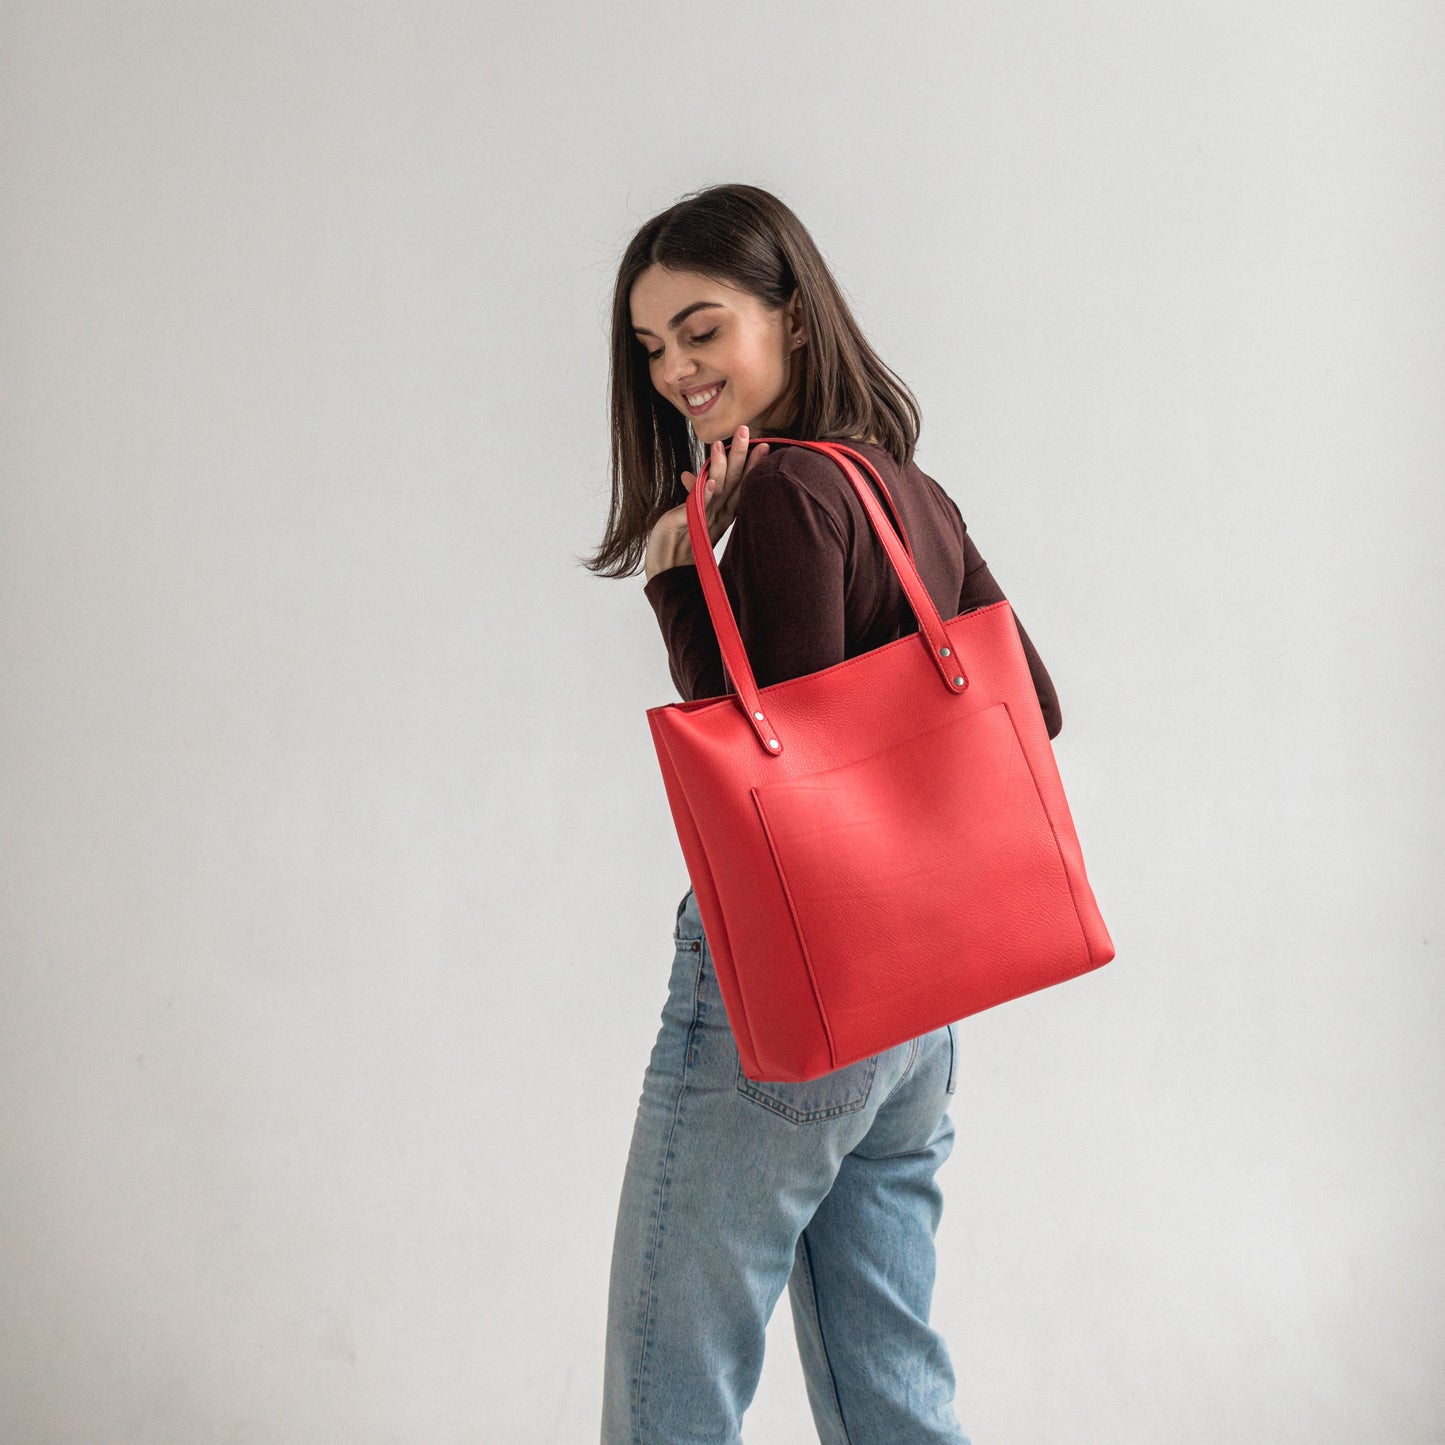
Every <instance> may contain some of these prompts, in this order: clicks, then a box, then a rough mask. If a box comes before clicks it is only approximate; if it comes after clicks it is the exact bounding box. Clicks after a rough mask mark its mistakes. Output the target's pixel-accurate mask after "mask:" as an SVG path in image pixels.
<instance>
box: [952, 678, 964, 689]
mask: <svg viewBox="0 0 1445 1445" xmlns="http://www.w3.org/2000/svg"><path fill="white" fill-rule="evenodd" d="M953 685H954V686H955V687H962V686H963V679H962V678H961V677H956V678H954V679H953Z"/></svg>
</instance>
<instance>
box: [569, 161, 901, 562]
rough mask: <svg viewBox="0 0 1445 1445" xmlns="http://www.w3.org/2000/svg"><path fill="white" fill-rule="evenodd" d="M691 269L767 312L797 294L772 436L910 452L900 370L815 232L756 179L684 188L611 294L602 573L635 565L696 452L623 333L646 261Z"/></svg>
mask: <svg viewBox="0 0 1445 1445" xmlns="http://www.w3.org/2000/svg"><path fill="white" fill-rule="evenodd" d="M654 264H661V265H663V266H666V267H668V268H669V269H672V270H677V271H698V272H701V273H702V274H704V275H707V276H714V277H716V278H718V279H719V280H720V281H724V282H726V283H727V284H729V285H731V286H735V287H737V288H738V289H739V290H742V291H747V292H749V293H751V294H752V295H753V296H756V297H757V298H758V300H759V301H761V302H762V303H763V305H764V306H767V307H769V308H771V309H774V310H779V309H781V308H782V307H783V306H785V305H786V304H787V302H788V301H789V300H790V299H791V297H792V295H793V293H794V291H796V292H797V293H798V295H799V300H800V304H801V307H802V323H803V326H804V328H805V330H806V334H807V337H808V344H807V345H806V346H804V347H803V348H802V350H801V353H800V356H799V373H798V407H797V412H796V415H795V416H794V418H793V420H792V421H791V422H790V423H789V425H787V426H786V427H775V428H773V429H772V430H771V432H770V434H771V435H777V436H796V437H800V438H805V439H807V440H809V441H818V440H822V439H824V438H840V439H841V438H848V437H869V436H872V437H876V438H877V439H878V441H879V443H880V444H881V445H882V446H883V447H885V448H886V449H887V451H888V452H889V453H890V454H891V455H892V457H893V459H894V460H895V461H896V462H897V463H898V465H899V466H900V467H902V466H906V465H907V464H908V463H909V462H910V461H912V459H913V449H914V447H915V446H916V445H917V442H918V430H919V425H920V423H921V420H922V417H921V414H920V412H919V409H918V402H917V400H916V399H915V397H914V396H913V393H912V392H911V391H909V389H908V388H907V386H905V385H904V383H903V381H902V380H901V378H899V377H898V376H897V374H896V373H894V372H893V371H892V370H890V369H889V368H888V367H887V366H886V365H884V363H883V362H882V360H881V359H880V358H879V357H878V355H877V353H876V352H875V351H874V350H873V348H872V347H871V346H870V345H869V344H868V342H867V340H866V339H865V338H864V336H863V332H862V331H861V329H860V328H859V326H858V323H857V322H856V321H855V320H854V319H853V314H852V312H851V311H850V310H849V309H848V303H847V302H846V301H845V300H844V299H843V295H842V293H841V292H840V291H839V289H838V285H837V283H836V282H835V281H834V280H833V277H832V274H831V273H830V272H829V270H828V266H827V263H826V262H825V261H824V260H823V257H822V255H821V254H820V253H819V251H818V248H817V246H816V245H815V244H814V242H813V238H812V237H811V236H810V235H809V234H808V232H807V231H806V230H805V229H804V227H803V223H802V222H801V221H799V220H798V218H797V216H795V215H794V214H793V212H792V211H791V210H789V209H788V207H787V206H785V205H784V204H783V202H782V201H780V200H779V199H778V198H777V197H776V196H774V195H772V194H770V193H769V192H767V191H765V190H762V189H760V188H759V187H757V186H746V185H721V186H711V187H708V188H707V189H705V190H700V191H692V192H689V193H688V195H686V196H685V197H684V198H683V199H682V200H680V201H679V202H677V204H676V205H673V206H670V207H669V208H668V209H667V210H665V211H661V212H659V213H658V214H657V215H656V216H654V217H652V219H651V220H650V221H647V222H645V223H644V225H643V226H642V228H641V229H640V230H639V231H638V232H637V233H636V235H634V236H633V238H632V240H631V241H629V242H628V245H627V249H626V251H624V252H623V255H622V261H621V264H620V265H619V267H618V271H617V284H616V287H615V289H614V291H613V296H612V378H611V380H612V392H611V422H612V468H611V470H612V501H611V505H610V507H609V509H608V514H607V530H606V533H605V535H604V536H603V539H602V542H601V545H600V546H599V547H598V548H597V550H596V551H595V552H593V553H592V554H591V555H590V556H588V557H585V558H582V559H580V560H581V561H582V563H583V565H584V566H585V567H587V569H588V570H589V571H592V572H596V573H599V574H601V575H602V576H604V577H628V576H631V575H632V574H633V573H635V572H636V571H637V570H638V568H639V567H640V566H641V563H642V559H643V556H644V554H645V553H646V550H647V537H648V534H649V533H650V532H651V530H652V528H653V525H654V524H655V523H656V521H657V519H658V518H659V517H660V516H661V515H662V514H663V513H664V512H666V511H668V510H669V509H670V508H672V507H675V506H677V505H678V503H680V502H682V501H684V500H686V498H687V489H686V488H685V487H684V486H683V484H682V476H681V473H682V472H683V471H684V470H687V471H691V472H697V471H698V470H699V469H700V468H701V465H702V462H703V460H704V452H703V448H702V447H701V446H699V445H698V443H697V440H696V438H695V437H694V435H693V432H692V428H691V427H690V426H689V424H688V420H687V418H686V417H685V416H684V415H683V414H682V413H681V412H680V411H678V409H677V408H676V407H675V406H672V405H671V404H670V403H669V402H667V401H666V400H665V399H664V398H663V397H662V396H660V395H659V394H658V392H657V389H656V388H655V387H654V386H653V384H652V378H651V376H650V374H649V371H648V365H647V347H646V345H645V344H644V343H643V342H642V341H641V340H639V339H638V337H637V336H636V335H634V334H633V331H632V314H631V308H630V300H631V294H632V286H633V283H634V282H635V281H636V280H637V278H638V277H639V276H640V275H641V274H642V273H643V272H644V271H646V270H647V268H648V267H649V266H652V265H654Z"/></svg>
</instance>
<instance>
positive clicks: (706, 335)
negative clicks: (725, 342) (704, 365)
mask: <svg viewBox="0 0 1445 1445" xmlns="http://www.w3.org/2000/svg"><path fill="white" fill-rule="evenodd" d="M717 332H718V329H717V327H716V326H714V327H713V329H712V330H711V331H704V332H703V334H702V335H701V336H694V337H693V338H692V340H693V344H694V345H696V344H697V343H698V342H700V341H711V340H712V339H713V337H714V336H716V335H717ZM661 355H662V352H660V351H649V352H648V353H647V359H648V360H649V361H656V360H657V358H658V357H659V356H661Z"/></svg>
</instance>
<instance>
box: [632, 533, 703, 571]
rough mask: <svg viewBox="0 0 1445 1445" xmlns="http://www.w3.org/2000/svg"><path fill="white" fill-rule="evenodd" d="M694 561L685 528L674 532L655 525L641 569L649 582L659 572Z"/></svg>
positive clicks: (690, 542) (689, 538) (690, 543)
mask: <svg viewBox="0 0 1445 1445" xmlns="http://www.w3.org/2000/svg"><path fill="white" fill-rule="evenodd" d="M695 561H696V559H695V558H694V557H693V555H692V539H691V537H689V535H688V534H687V532H686V530H684V531H682V532H674V531H673V530H672V529H671V528H664V527H657V528H654V530H653V532H652V535H651V536H650V537H649V538H648V541H647V553H646V557H645V560H644V562H643V571H644V573H645V574H646V578H647V581H649V582H651V581H652V579H653V578H654V577H656V576H657V574H658V573H659V572H666V571H667V570H668V569H669V568H670V567H681V566H684V565H686V564H687V563H690V562H695Z"/></svg>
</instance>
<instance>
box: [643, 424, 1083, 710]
mask: <svg viewBox="0 0 1445 1445" xmlns="http://www.w3.org/2000/svg"><path fill="white" fill-rule="evenodd" d="M846 444H847V445H848V446H850V447H853V448H854V449H855V450H857V451H859V452H861V453H862V454H863V455H864V456H866V457H867V458H868V459H869V460H870V461H871V462H872V463H873V465H874V466H875V467H876V468H877V469H878V472H879V474H880V475H881V476H882V478H883V480H884V482H885V483H886V484H887V487H888V490H889V492H890V493H891V495H892V497H893V500H894V503H895V505H896V506H897V509H898V512H899V514H900V516H901V517H902V520H903V528H904V531H905V533H906V534H907V537H908V541H909V544H910V546H911V547H912V549H913V557H914V561H915V562H916V564H917V566H918V572H919V575H920V576H921V577H922V579H923V583H924V586H925V587H927V589H928V594H929V596H930V597H932V598H933V601H934V605H935V606H936V607H937V608H938V611H939V613H940V615H941V616H942V617H944V618H945V619H947V618H950V617H956V616H958V614H959V613H961V612H968V611H971V610H972V609H973V608H975V607H983V606H986V605H987V604H988V603H990V602H999V601H1002V600H1003V599H1004V595H1005V594H1004V592H1003V589H1002V588H1001V587H1000V586H999V585H998V583H997V582H996V581H994V578H993V575H992V573H990V571H989V569H988V564H987V563H986V562H985V561H984V560H983V558H982V557H981V556H980V555H979V552H978V548H977V547H976V546H975V545H974V542H973V538H972V537H970V536H969V534H968V528H967V525H966V524H965V523H964V520H963V517H962V516H961V515H960V513H959V510H958V507H957V505H956V504H955V503H954V501H953V498H952V497H950V496H949V495H948V493H947V492H945V491H944V490H943V488H942V487H941V486H939V484H938V483H937V482H936V481H934V480H933V478H932V477H930V476H928V475H927V474H926V473H925V472H923V471H922V470H921V469H920V468H919V467H918V465H917V464H916V463H913V462H910V463H909V465H908V466H907V467H904V468H901V469H900V468H899V466H898V464H897V463H896V462H895V461H894V460H893V458H892V456H891V455H889V453H888V452H887V451H886V450H885V449H884V448H883V447H881V446H878V445H876V444H875V443H872V442H857V441H849V442H847V443H846ZM859 470H860V471H861V472H862V475H863V476H864V478H865V479H866V480H868V481H869V484H870V485H872V481H871V478H869V476H868V473H867V472H866V471H865V470H863V469H862V468H859ZM874 492H875V493H877V487H876V486H874ZM881 500H882V499H881V496H880V501H881ZM883 507H884V511H885V513H886V512H887V510H888V506H887V503H886V502H884V503H883ZM718 570H719V571H720V573H721V574H722V579H723V585H724V587H725V588H726V590H727V594H728V600H729V601H730V602H731V603H732V607H733V613H734V615H735V616H736V617H737V622H738V630H739V632H741V634H742V639H743V644H744V645H745V646H746V648H747V653H748V660H749V661H750V662H751V663H752V668H753V673H754V675H755V677H756V679H757V684H758V686H759V687H767V686H769V685H770V684H772V683H775V682H782V681H785V680H786V679H788V678H792V677H800V676H802V675H803V674H804V673H809V672H818V671H820V670H821V669H822V668H825V667H831V666H833V664H834V663H838V662H842V661H844V660H845V659H846V658H849V657H856V656H857V655H858V654H859V653H862V652H869V651H871V650H872V649H873V648H875V647H882V646H883V645H884V644H886V643H889V642H894V641H896V640H897V639H898V638H900V637H904V636H907V635H908V634H910V633H913V632H916V631H917V630H918V621H917V619H916V618H915V617H914V615H913V609H912V608H911V607H910V606H909V604H908V597H907V595H906V594H905V593H904V591H903V586H902V584H901V583H900V582H899V580H898V576H897V574H896V573H895V572H894V570H893V568H892V566H891V564H890V563H889V561H888V556H887V554H886V553H885V552H884V550H883V546H882V543H880V542H879V540H878V538H877V536H876V534H875V533H874V531H873V527H872V524H871V523H870V522H869V520H868V514H867V512H866V511H864V509H863V503H862V502H861V501H860V500H859V499H858V496H857V494H856V493H855V492H854V490H853V488H852V486H851V484H850V483H849V481H848V479H847V477H845V476H844V475H843V472H842V470H841V468H839V467H838V466H837V465H836V464H835V463H834V462H832V461H831V460H829V458H827V457H826V456H824V455H823V454H822V453H820V452H815V451H813V450H811V449H810V448H808V447H797V446H782V445H779V446H775V447H772V448H770V449H769V451H768V454H767V455H766V456H765V457H764V458H763V459H762V461H761V462H759V463H757V464H756V465H755V466H754V467H753V468H752V470H751V471H749V472H748V474H747V476H746V477H744V479H743V481H742V484H741V491H740V492H739V494H738V503H737V510H736V512H735V514H734V516H733V524H732V528H731V532H730V534H729V537H728V542H727V546H726V548H725V549H724V551H723V555H722V558H721V560H720V562H719V563H718ZM643 591H644V594H645V595H646V597H647V600H648V601H649V602H650V603H651V604H652V609H653V611H654V612H655V613H656V615H657V621H658V624H659V626H660V627H661V629H662V635H663V639H664V640H665V642H666V644H667V656H668V666H669V669H670V671H671V673H672V680H673V682H674V683H675V684H676V686H677V689H678V692H679V693H680V694H681V696H682V698H683V699H684V700H685V701H689V702H690V701H693V700H694V699H696V698H703V697H719V696H722V695H723V694H725V693H727V692H732V691H734V690H735V689H734V688H733V687H732V685H731V684H730V682H729V680H728V679H727V677H726V675H725V672H724V669H723V662H722V654H721V652H720V651H719V648H718V643H717V634H716V633H715V632H714V630H713V625H712V618H711V617H710V616H709V615H708V610H707V603H706V601H705V600H704V597H703V591H702V583H701V581H700V580H699V578H698V575H697V568H696V566H694V565H691V564H687V565H683V566H678V567H669V568H666V569H664V570H663V571H661V572H659V573H657V574H656V576H654V577H652V578H651V579H650V580H649V581H648V582H647V584H646V586H645V587H644V588H643ZM1015 621H1016V623H1017V625H1018V631H1019V641H1020V642H1021V643H1022V644H1023V649H1024V655H1025V656H1026V657H1027V659H1028V664H1029V671H1030V673H1031V674H1032V676H1033V681H1034V690H1035V692H1036V693H1037V694H1038V699H1039V707H1040V709H1041V710H1042V712H1043V716H1044V723H1045V726H1046V727H1047V729H1048V734H1049V737H1050V738H1054V737H1057V736H1058V734H1059V730H1060V729H1061V728H1062V726H1063V717H1062V714H1061V713H1060V711H1059V700H1058V697H1057V695H1056V694H1055V692H1054V685H1053V682H1052V681H1051V680H1050V678H1049V674H1048V672H1047V670H1046V669H1045V668H1044V664H1043V661H1042V659H1041V658H1040V657H1039V654H1038V651H1037V649H1035V647H1034V645H1033V643H1032V642H1031V641H1030V639H1029V635H1028V633H1027V632H1025V631H1024V628H1023V624H1022V623H1021V622H1017V614H1015Z"/></svg>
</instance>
